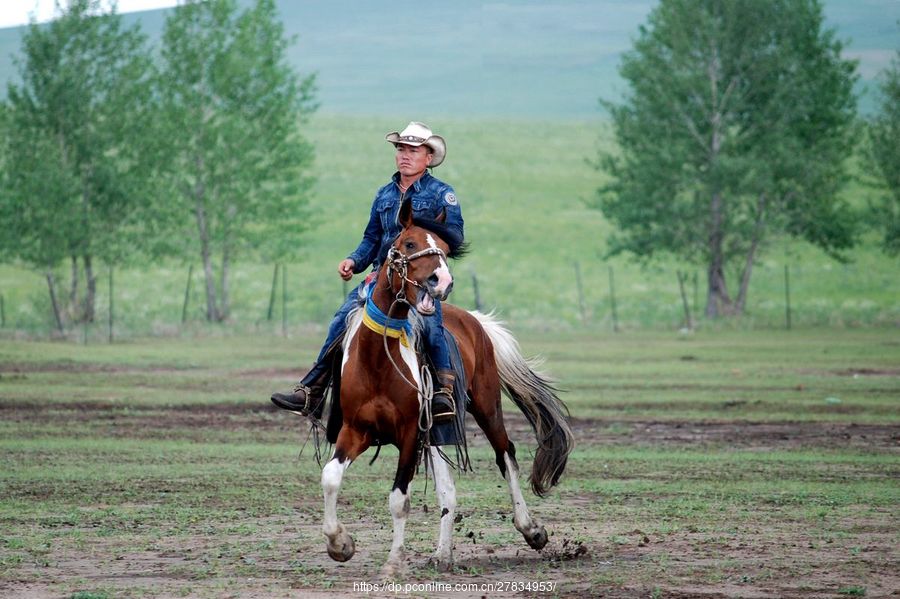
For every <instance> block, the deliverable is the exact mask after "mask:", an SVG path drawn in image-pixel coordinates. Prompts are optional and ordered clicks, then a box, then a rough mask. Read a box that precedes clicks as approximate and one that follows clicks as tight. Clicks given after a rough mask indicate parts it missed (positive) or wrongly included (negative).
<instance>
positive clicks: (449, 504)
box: [429, 447, 456, 572]
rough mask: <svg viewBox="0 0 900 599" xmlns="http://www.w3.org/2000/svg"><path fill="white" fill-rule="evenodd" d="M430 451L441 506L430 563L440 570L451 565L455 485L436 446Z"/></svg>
mask: <svg viewBox="0 0 900 599" xmlns="http://www.w3.org/2000/svg"><path fill="white" fill-rule="evenodd" d="M429 451H430V452H431V473H432V475H433V476H434V488H435V492H436V493H437V496H438V503H439V504H440V506H441V528H440V531H441V532H440V536H439V537H438V545H437V551H435V552H434V555H432V556H431V559H430V563H431V564H433V565H434V566H435V567H437V569H438V570H441V571H442V572H447V571H449V570H450V568H452V567H453V519H454V517H455V514H456V485H455V484H454V483H453V474H452V473H451V472H450V466H449V465H448V464H447V462H445V461H444V459H443V458H442V457H441V456H440V452H439V451H438V449H437V448H436V447H432V448H430V450H429Z"/></svg>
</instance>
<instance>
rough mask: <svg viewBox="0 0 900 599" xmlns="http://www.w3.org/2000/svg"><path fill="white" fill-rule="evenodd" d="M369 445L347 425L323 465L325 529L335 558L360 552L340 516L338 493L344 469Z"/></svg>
mask: <svg viewBox="0 0 900 599" xmlns="http://www.w3.org/2000/svg"><path fill="white" fill-rule="evenodd" d="M366 447H367V444H366V442H365V440H364V439H363V438H362V436H361V435H359V434H358V433H356V432H354V431H353V430H352V429H350V428H348V427H347V426H344V427H343V428H342V429H341V432H340V435H338V439H337V443H336V444H335V449H334V455H333V456H332V458H331V460H329V462H328V463H327V464H325V467H324V468H323V469H322V491H323V492H324V495H325V521H324V522H323V523H322V532H323V533H325V538H326V549H327V550H328V555H329V556H331V559H333V560H336V561H339V562H345V561H347V560H348V559H350V558H351V557H353V554H354V553H355V552H356V547H355V546H354V544H353V538H352V537H351V536H350V534H349V533H348V532H347V530H346V529H345V528H344V525H343V524H341V523H340V521H339V520H338V518H337V496H338V491H340V489H341V481H342V480H343V478H344V471H345V470H347V468H348V467H349V466H350V463H351V462H352V461H353V460H354V459H356V457H357V456H358V455H359V454H360V453H362V452H363V451H364V450H365V449H366Z"/></svg>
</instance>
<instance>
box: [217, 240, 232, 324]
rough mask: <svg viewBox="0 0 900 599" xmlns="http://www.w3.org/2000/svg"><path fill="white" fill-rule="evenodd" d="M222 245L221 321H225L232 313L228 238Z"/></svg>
mask: <svg viewBox="0 0 900 599" xmlns="http://www.w3.org/2000/svg"><path fill="white" fill-rule="evenodd" d="M222 245H223V247H222V273H221V274H222V277H221V280H222V287H221V288H222V297H221V298H220V299H221V301H220V302H219V306H220V310H219V316H220V318H221V320H225V319H226V318H228V313H229V312H230V311H231V309H230V306H229V305H228V283H229V281H228V266H229V264H230V260H231V256H230V255H229V252H228V239H227V238H226V239H225V242H224V243H223V244H222Z"/></svg>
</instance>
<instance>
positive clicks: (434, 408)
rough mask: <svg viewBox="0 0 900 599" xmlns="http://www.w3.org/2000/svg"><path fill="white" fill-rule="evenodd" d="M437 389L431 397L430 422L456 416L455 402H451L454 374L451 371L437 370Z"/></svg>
mask: <svg viewBox="0 0 900 599" xmlns="http://www.w3.org/2000/svg"><path fill="white" fill-rule="evenodd" d="M437 380H438V385H439V389H436V390H435V392H434V394H433V395H432V397H431V420H432V422H441V421H444V420H450V419H452V418H453V417H454V416H456V402H455V401H454V400H453V383H454V382H455V381H456V373H455V372H453V371H452V370H438V372H437Z"/></svg>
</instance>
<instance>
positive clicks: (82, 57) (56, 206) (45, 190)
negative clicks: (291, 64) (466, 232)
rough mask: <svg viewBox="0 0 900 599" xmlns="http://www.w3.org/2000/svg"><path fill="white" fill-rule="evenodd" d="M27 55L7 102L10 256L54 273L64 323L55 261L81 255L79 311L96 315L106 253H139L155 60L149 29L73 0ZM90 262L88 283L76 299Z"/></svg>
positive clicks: (3, 207) (75, 262) (75, 273)
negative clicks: (135, 248)
mask: <svg viewBox="0 0 900 599" xmlns="http://www.w3.org/2000/svg"><path fill="white" fill-rule="evenodd" d="M17 63H18V66H19V72H20V75H21V83H18V84H10V85H8V92H7V96H8V99H7V102H6V105H5V107H4V113H5V117H4V123H5V127H4V129H5V135H4V139H3V143H4V146H5V148H4V152H3V154H4V155H5V160H4V161H3V162H2V168H3V182H4V188H3V192H2V194H0V216H2V220H3V222H4V224H5V227H6V229H7V231H6V233H7V234H6V235H4V237H5V241H6V243H5V246H6V254H7V255H8V256H11V257H13V258H16V259H19V260H22V261H24V262H25V263H27V264H30V265H32V266H33V267H36V268H38V269H40V270H42V271H43V272H44V273H45V274H46V276H47V282H48V285H49V287H50V294H51V299H53V304H54V312H55V314H56V321H57V325H58V326H59V327H60V329H62V319H61V316H60V314H59V312H60V310H59V308H58V306H57V302H56V299H57V294H56V290H55V289H54V275H53V273H54V269H55V268H56V267H57V266H58V265H59V264H60V263H61V262H62V261H63V260H64V259H66V258H68V259H69V260H70V263H71V269H72V279H71V286H70V290H69V298H70V311H71V313H72V316H73V317H74V318H75V319H77V320H81V319H84V320H87V321H91V320H93V318H94V300H95V295H96V275H95V272H94V269H95V259H101V260H105V261H107V262H111V261H114V260H116V259H118V258H121V257H122V256H123V255H124V254H127V253H128V252H129V251H130V245H131V244H130V243H129V239H131V238H129V237H128V236H127V235H124V233H123V227H126V226H127V224H128V223H129V222H133V220H134V214H135V209H136V206H137V205H138V203H139V202H140V200H141V197H140V194H137V193H135V191H136V190H137V189H138V188H140V186H141V184H140V182H139V181H140V177H141V170H140V169H139V168H137V165H138V156H139V154H140V143H139V140H140V139H141V136H142V135H143V133H144V132H143V128H144V124H145V123H146V115H147V111H146V110H145V109H144V108H143V107H144V106H145V100H146V98H148V97H149V96H150V94H149V90H150V87H149V85H150V83H151V81H152V78H151V76H150V74H151V66H152V65H151V62H150V59H149V53H148V52H147V50H146V48H145V38H144V36H143V35H142V34H141V33H140V31H139V30H138V28H137V27H135V28H132V29H128V30H123V28H122V26H121V21H120V17H119V16H118V15H117V14H115V12H112V13H108V14H103V13H102V7H101V3H100V2H99V0H72V1H71V2H70V3H69V4H68V6H67V8H66V9H65V10H64V11H63V12H62V14H61V15H60V16H59V17H58V18H57V19H56V20H54V21H52V22H51V23H50V24H49V25H42V26H38V25H37V24H36V23H34V22H32V23H31V25H30V27H29V29H28V31H27V33H25V35H24V36H23V40H22V57H21V58H20V59H19V60H18V61H17ZM132 240H133V239H132ZM79 264H80V265H81V268H83V274H84V280H85V292H84V302H83V304H79V305H78V306H77V307H76V299H77V295H78V293H77V292H78V281H79V278H80V275H79Z"/></svg>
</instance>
